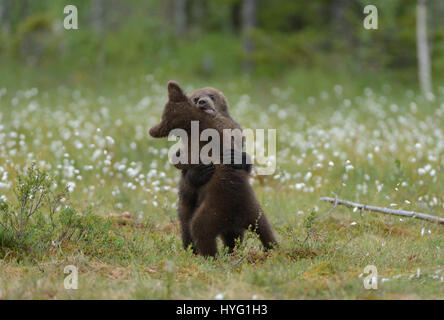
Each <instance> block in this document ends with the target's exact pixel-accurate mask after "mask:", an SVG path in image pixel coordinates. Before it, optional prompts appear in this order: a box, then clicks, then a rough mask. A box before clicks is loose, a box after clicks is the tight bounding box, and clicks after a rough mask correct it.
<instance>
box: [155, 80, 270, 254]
mask: <svg viewBox="0 0 444 320" xmlns="http://www.w3.org/2000/svg"><path fill="white" fill-rule="evenodd" d="M202 90H210V91H209V92H213V91H212V90H214V89H211V88H205V89H202ZM168 95H169V101H168V102H167V104H166V105H165V109H164V111H163V114H162V120H161V123H160V124H158V125H156V126H154V127H153V128H151V130H150V135H151V136H153V137H155V138H160V137H166V136H167V135H168V134H169V132H170V131H171V130H173V129H178V128H180V129H184V130H185V131H187V133H188V134H189V135H190V133H191V121H193V120H197V121H199V128H200V131H202V130H204V129H207V128H214V129H216V130H218V132H219V134H220V136H221V137H222V136H223V134H222V130H223V129H224V128H225V129H226V128H231V129H235V128H240V126H239V124H237V123H236V122H235V121H234V120H233V119H232V118H231V117H230V116H229V114H228V105H227V103H226V99H225V98H224V97H223V95H222V94H221V95H218V96H217V98H216V99H215V100H216V101H219V102H216V101H215V102H216V103H215V104H211V103H210V104H209V106H206V107H205V108H204V109H200V108H197V107H196V105H194V104H193V101H192V99H193V95H191V96H190V97H187V96H186V95H185V94H184V93H183V91H182V90H181V88H180V87H179V85H178V84H177V83H175V82H172V81H170V82H169V83H168ZM222 97H223V98H222ZM218 99H223V102H222V100H218ZM208 108H209V109H211V108H214V109H215V110H216V109H219V110H217V111H218V112H211V110H209V109H208ZM221 140H223V139H221ZM205 144H206V142H201V146H200V147H202V145H205ZM221 147H222V149H227V148H230V147H235V148H239V146H233V145H231V146H223V141H221ZM241 147H242V146H240V148H241ZM190 166H193V165H183V166H179V167H180V168H181V169H183V170H187V169H189V168H190ZM184 181H185V180H184V179H181V185H180V187H179V189H180V190H181V194H180V195H179V199H180V201H179V219H180V222H181V231H182V240H183V243H184V246H186V247H187V246H188V245H189V244H191V243H192V244H193V246H194V248H195V249H196V250H197V252H198V253H199V254H202V255H204V256H214V255H215V254H216V253H217V245H216V238H217V236H219V235H220V236H221V237H222V239H223V241H224V243H225V245H226V246H228V247H229V248H230V249H232V248H234V246H235V240H236V239H237V238H240V239H242V236H243V234H244V231H245V230H246V229H248V227H249V226H252V227H253V230H255V231H256V232H257V234H258V235H259V238H260V240H261V242H262V244H263V245H264V247H265V248H266V249H269V248H271V247H272V246H274V245H276V244H277V241H276V239H275V237H274V235H273V231H272V228H271V225H270V224H269V222H268V220H267V218H266V217H265V214H264V212H263V210H262V208H261V207H260V205H259V203H258V201H257V199H256V197H255V195H254V192H253V189H252V187H251V185H250V184H249V182H248V172H246V171H244V170H236V169H233V168H232V167H230V166H229V165H224V164H215V172H214V174H213V176H212V177H211V179H210V181H209V182H208V183H206V184H205V185H203V186H202V187H200V188H199V191H198V193H197V196H196V194H193V193H191V194H189V193H187V191H188V189H187V186H186V185H184V184H183V183H184ZM194 208H195V210H194Z"/></svg>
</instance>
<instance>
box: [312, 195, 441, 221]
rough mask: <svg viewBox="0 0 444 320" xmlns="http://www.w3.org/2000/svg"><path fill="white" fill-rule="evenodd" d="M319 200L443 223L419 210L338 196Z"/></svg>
mask: <svg viewBox="0 0 444 320" xmlns="http://www.w3.org/2000/svg"><path fill="white" fill-rule="evenodd" d="M319 200H321V201H327V202H331V203H334V204H335V206H336V205H337V204H341V205H343V206H346V207H349V208H358V209H359V210H361V211H373V212H380V213H385V214H392V215H395V216H403V217H409V218H418V219H422V220H427V221H431V222H436V223H438V224H442V225H444V218H440V217H436V216H431V215H428V214H425V213H420V212H414V211H405V210H393V209H388V208H381V207H375V206H368V205H365V204H360V203H355V202H351V201H346V200H341V199H338V198H329V197H321V198H319Z"/></svg>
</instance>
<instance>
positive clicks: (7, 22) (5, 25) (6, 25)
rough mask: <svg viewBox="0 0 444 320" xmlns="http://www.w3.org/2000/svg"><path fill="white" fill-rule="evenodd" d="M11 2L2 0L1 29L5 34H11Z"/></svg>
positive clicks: (0, 6) (0, 10) (0, 5)
mask: <svg viewBox="0 0 444 320" xmlns="http://www.w3.org/2000/svg"><path fill="white" fill-rule="evenodd" d="M11 11H12V2H11V0H0V28H2V29H3V31H4V32H5V33H10V32H11Z"/></svg>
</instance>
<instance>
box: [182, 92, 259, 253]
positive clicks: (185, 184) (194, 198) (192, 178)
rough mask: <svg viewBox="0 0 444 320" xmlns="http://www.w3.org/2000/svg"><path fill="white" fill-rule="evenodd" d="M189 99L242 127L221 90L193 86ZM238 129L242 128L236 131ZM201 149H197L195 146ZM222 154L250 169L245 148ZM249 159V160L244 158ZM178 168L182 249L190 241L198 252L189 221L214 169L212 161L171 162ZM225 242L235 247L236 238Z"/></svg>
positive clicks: (238, 164)
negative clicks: (232, 113)
mask: <svg viewBox="0 0 444 320" xmlns="http://www.w3.org/2000/svg"><path fill="white" fill-rule="evenodd" d="M188 99H189V100H190V101H191V103H193V104H194V106H195V107H196V108H199V109H201V110H203V111H205V112H207V113H209V114H215V113H218V114H219V115H221V116H223V117H226V118H227V120H228V121H227V122H228V123H232V125H233V127H235V128H236V129H239V130H242V128H241V126H240V125H239V124H237V123H236V122H235V121H234V120H233V119H232V118H231V116H230V114H229V112H228V103H227V100H226V98H225V96H224V95H223V94H222V92H220V91H218V90H216V89H213V88H202V89H199V90H196V91H195V92H193V93H191V94H190V95H189V96H188ZM239 132H241V131H239ZM188 142H189V143H188V150H191V141H190V140H189V141H188ZM197 151H198V152H200V150H197ZM176 156H177V157H180V150H178V151H177V153H176ZM223 156H225V157H228V159H229V161H228V163H229V164H230V166H231V167H233V168H234V169H241V170H245V171H246V172H248V173H250V172H251V168H252V165H251V162H250V161H249V160H250V158H249V156H248V155H247V154H246V153H245V152H242V153H240V152H238V151H237V150H236V149H230V150H229V151H228V152H226V153H225V154H224V155H223ZM247 159H248V160H247ZM174 166H175V167H176V168H177V169H180V170H181V171H182V174H181V179H180V181H179V206H178V212H179V218H180V221H181V224H180V225H181V234H182V243H183V246H184V248H185V249H187V248H188V247H189V246H190V245H191V248H192V250H193V252H194V253H197V250H196V248H195V246H194V245H193V241H192V237H191V231H190V228H189V223H190V221H191V217H192V216H193V213H194V211H195V210H196V208H197V207H198V206H197V204H198V198H199V189H200V187H201V186H203V185H204V184H205V183H207V182H208V181H209V180H210V179H211V177H212V176H213V173H214V171H215V166H214V164H212V163H210V164H202V163H199V164H197V165H196V164H195V165H193V164H182V163H180V162H179V163H177V164H175V165H174ZM223 240H224V244H225V245H226V246H228V247H229V250H230V251H232V250H233V248H234V244H235V240H233V239H230V238H226V237H225V238H224V239H223Z"/></svg>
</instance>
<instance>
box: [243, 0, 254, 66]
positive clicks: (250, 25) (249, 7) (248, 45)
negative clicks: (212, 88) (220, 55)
mask: <svg viewBox="0 0 444 320" xmlns="http://www.w3.org/2000/svg"><path fill="white" fill-rule="evenodd" d="M256 11H257V3H256V0H243V3H242V42H243V47H244V51H245V54H246V58H245V61H244V70H245V71H246V72H248V73H250V72H251V71H253V68H254V64H253V60H252V57H251V56H252V54H253V52H254V49H255V48H254V42H253V39H252V35H251V32H252V31H253V30H254V28H255V27H256Z"/></svg>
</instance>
